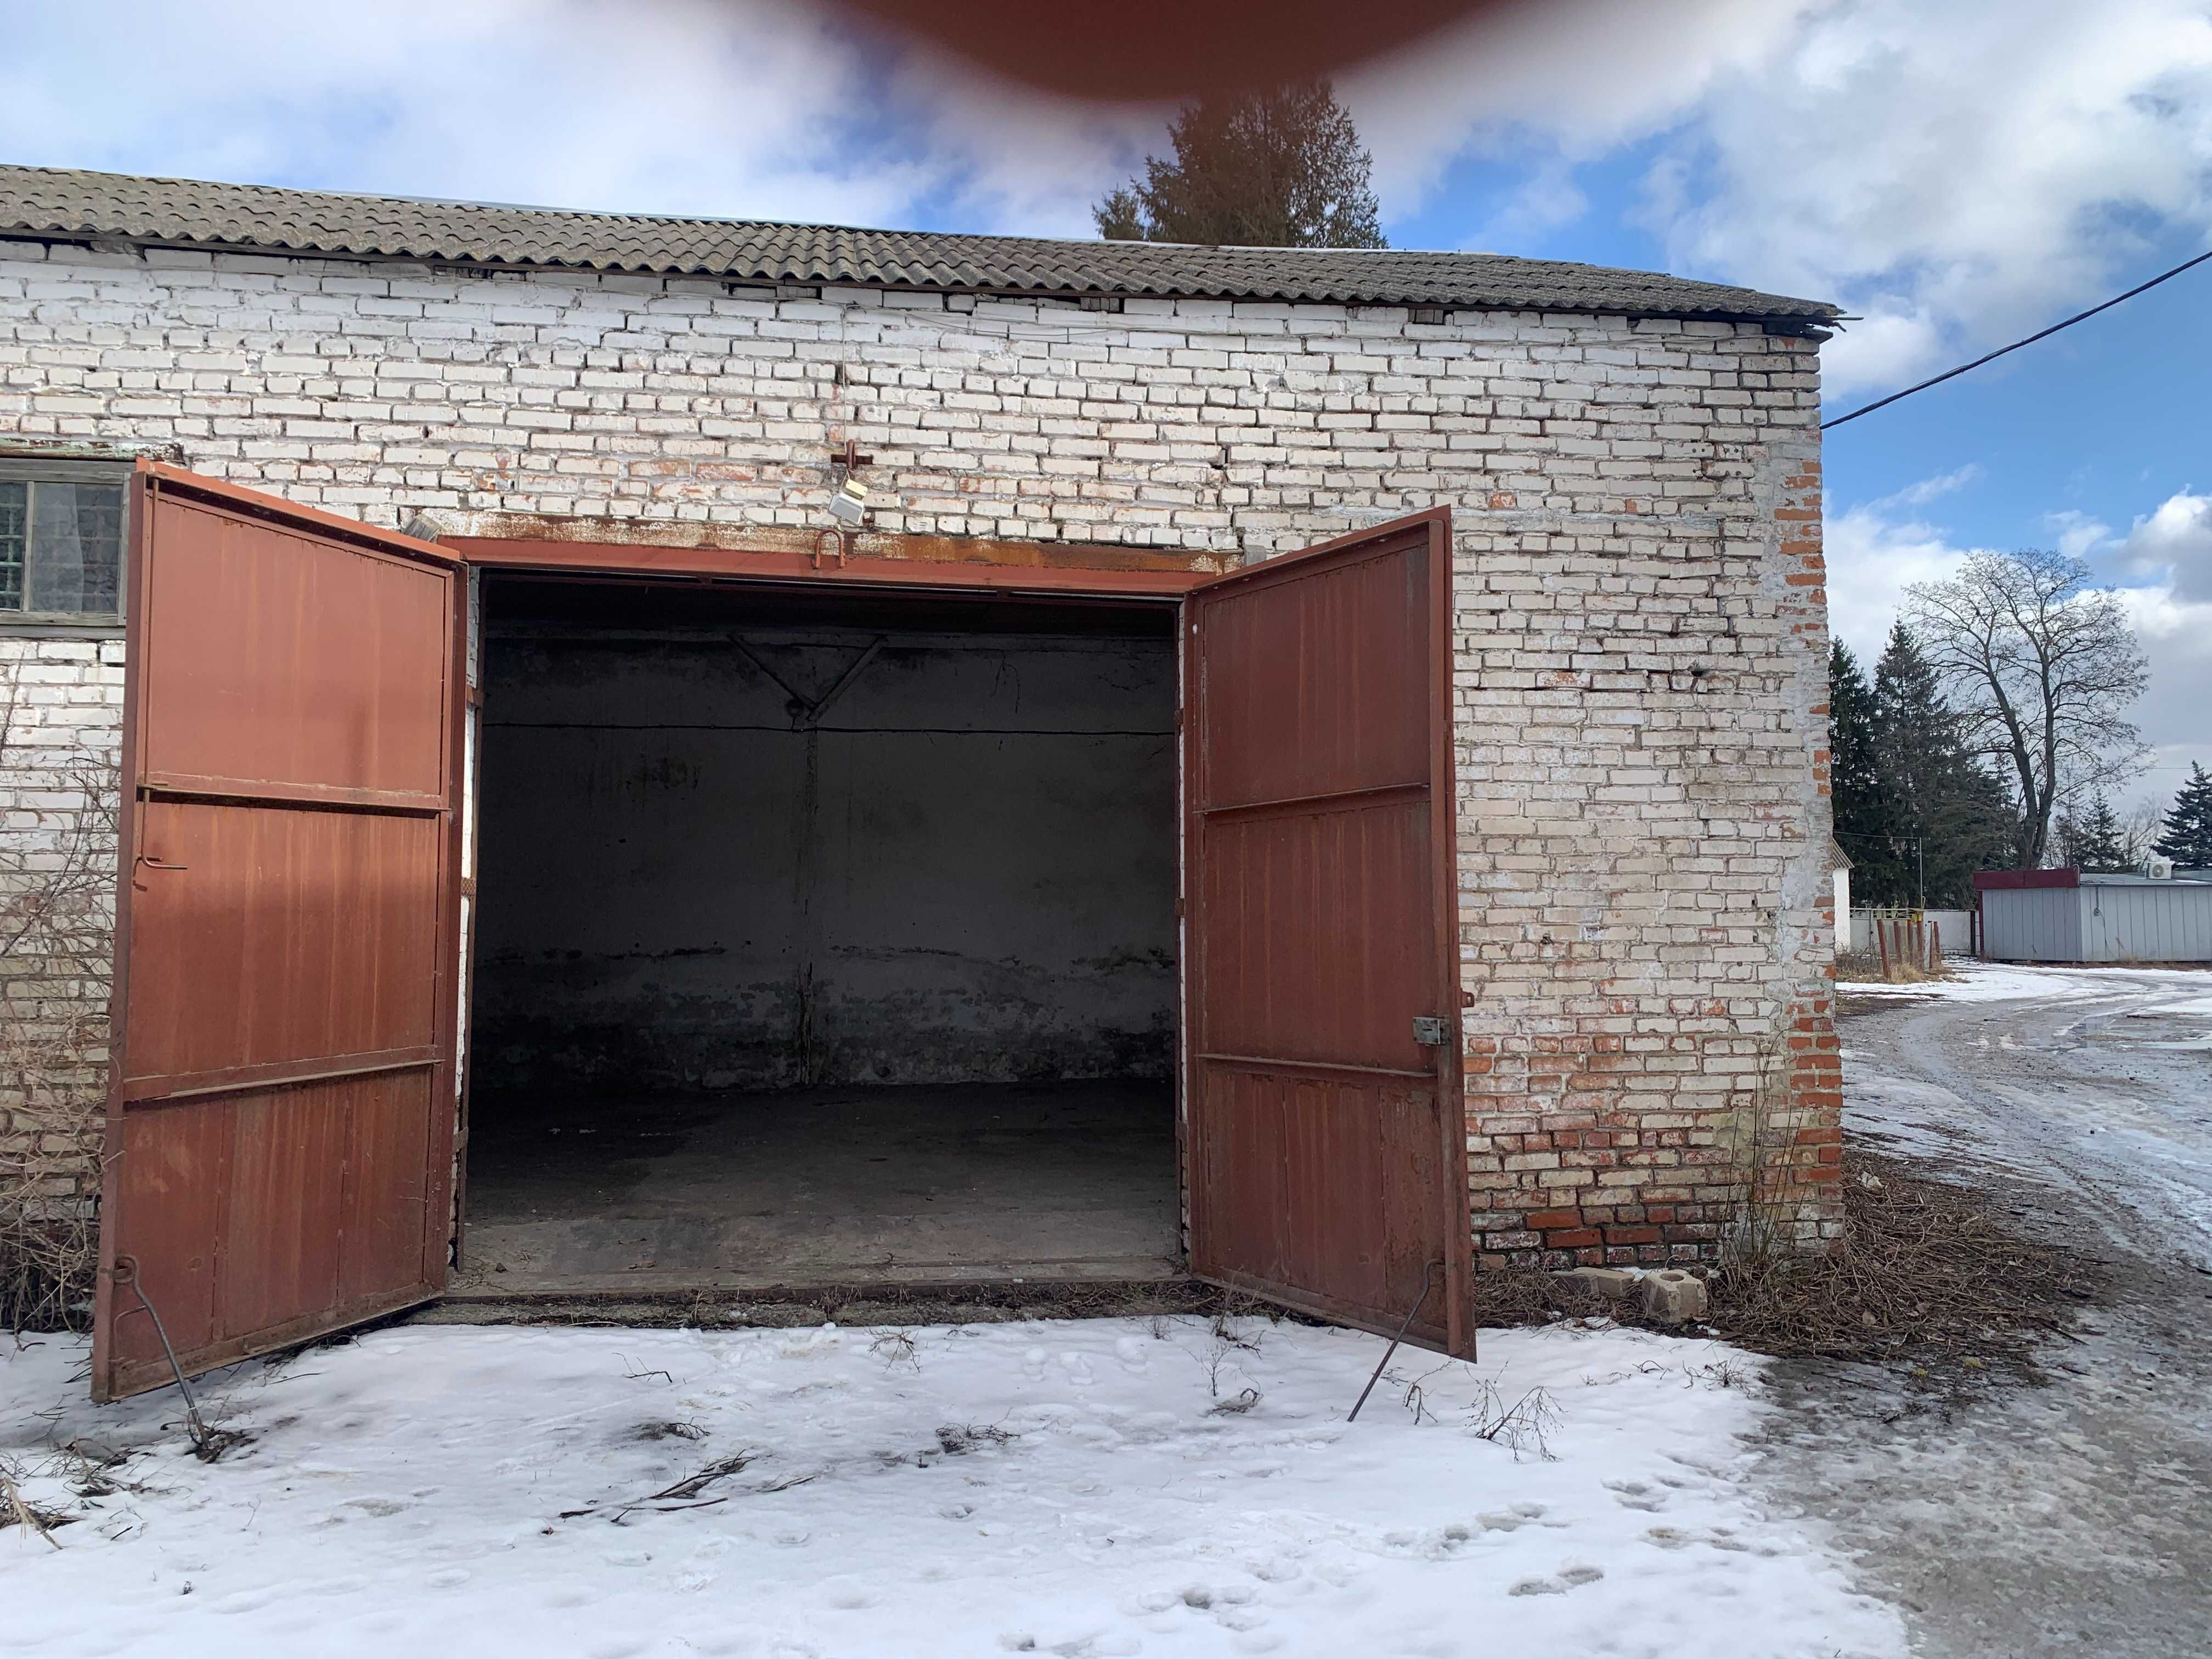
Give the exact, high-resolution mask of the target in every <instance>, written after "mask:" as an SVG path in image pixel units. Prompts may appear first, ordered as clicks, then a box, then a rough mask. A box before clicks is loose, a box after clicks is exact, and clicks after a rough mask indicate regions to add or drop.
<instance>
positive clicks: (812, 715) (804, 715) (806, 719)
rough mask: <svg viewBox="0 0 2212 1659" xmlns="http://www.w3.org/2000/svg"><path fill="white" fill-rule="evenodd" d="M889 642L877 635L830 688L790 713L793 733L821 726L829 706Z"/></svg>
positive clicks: (887, 639) (849, 688) (842, 694)
mask: <svg viewBox="0 0 2212 1659" xmlns="http://www.w3.org/2000/svg"><path fill="white" fill-rule="evenodd" d="M889 643H890V635H884V634H878V635H876V637H875V638H874V639H872V640H870V641H868V647H867V649H866V650H865V651H863V652H861V653H860V655H859V656H857V657H855V658H854V659H853V665H852V666H851V667H849V668H848V669H847V670H846V671H844V672H843V673H842V674H840V675H839V676H838V677H837V684H835V685H833V686H831V687H830V688H829V690H827V691H824V692H823V694H822V695H821V696H818V697H817V698H816V699H815V700H814V701H813V702H811V703H809V704H808V705H807V706H806V707H805V708H795V709H793V711H792V715H791V729H792V730H793V731H794V732H808V731H811V730H813V729H814V727H816V726H819V725H821V724H822V717H823V715H824V714H828V713H829V705H830V704H832V703H834V702H836V701H837V699H838V698H840V697H842V696H844V695H845V693H846V692H847V691H848V690H851V689H852V685H853V682H854V680H857V679H858V678H860V671H861V670H862V669H864V668H866V666H867V665H869V664H870V663H872V662H873V661H874V660H875V659H876V653H877V652H878V651H880V650H882V649H883V648H884V646H886V645H887V644H889Z"/></svg>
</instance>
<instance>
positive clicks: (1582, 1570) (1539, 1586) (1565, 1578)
mask: <svg viewBox="0 0 2212 1659" xmlns="http://www.w3.org/2000/svg"><path fill="white" fill-rule="evenodd" d="M1602 1577H1605V1569H1604V1568H1603V1567H1592V1566H1586V1565H1583V1564H1581V1563H1579V1562H1577V1563H1574V1564H1572V1565H1568V1566H1565V1567H1562V1568H1560V1569H1559V1572H1558V1574H1557V1575H1556V1576H1555V1577H1550V1578H1523V1579H1522V1580H1521V1581H1520V1582H1519V1583H1516V1584H1515V1585H1514V1586H1513V1588H1512V1589H1509V1590H1507V1591H1506V1592H1505V1593H1506V1594H1507V1595H1565V1594H1566V1593H1567V1592H1568V1591H1569V1590H1571V1589H1575V1588H1576V1587H1577V1585H1581V1584H1594V1583H1596V1582H1597V1581H1598V1580H1599V1579H1601V1578H1602Z"/></svg>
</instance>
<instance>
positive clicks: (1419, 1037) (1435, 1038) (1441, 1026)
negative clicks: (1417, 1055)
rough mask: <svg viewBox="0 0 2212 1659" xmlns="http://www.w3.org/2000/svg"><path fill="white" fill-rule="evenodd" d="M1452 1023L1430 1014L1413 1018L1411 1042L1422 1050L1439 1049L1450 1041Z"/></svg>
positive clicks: (1417, 1015)
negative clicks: (1417, 1044) (1418, 1045)
mask: <svg viewBox="0 0 2212 1659" xmlns="http://www.w3.org/2000/svg"><path fill="white" fill-rule="evenodd" d="M1451 1033H1452V1023H1451V1021H1450V1020H1449V1019H1446V1018H1440V1017H1438V1016H1436V1015H1432V1014H1416V1015H1414V1016H1413V1041H1414V1042H1418V1043H1419V1044H1420V1045H1421V1047H1423V1048H1443V1046H1444V1044H1446V1043H1447V1042H1450V1041H1451Z"/></svg>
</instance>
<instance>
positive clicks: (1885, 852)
mask: <svg viewBox="0 0 2212 1659" xmlns="http://www.w3.org/2000/svg"><path fill="white" fill-rule="evenodd" d="M1880 750H1881V732H1880V729H1879V722H1878V720H1877V719H1876V717H1875V702H1874V690H1873V688H1872V687H1871V686H1869V684H1867V679H1866V674H1865V672H1864V671H1863V670H1862V669H1861V668H1860V667H1859V661H1858V659H1857V657H1856V656H1855V655H1853V654H1852V652H1851V648H1850V647H1849V646H1847V645H1845V644H1844V642H1843V641H1841V640H1837V641H1832V643H1831V644H1830V645H1829V647H1828V793H1829V796H1830V804H1831V805H1832V808H1833V812H1834V817H1835V825H1836V840H1837V841H1838V842H1840V843H1841V844H1842V846H1843V849H1844V853H1845V854H1847V855H1848V856H1849V857H1850V860H1851V893H1852V896H1853V897H1854V898H1855V899H1857V900H1861V901H1863V902H1866V903H1869V904H1892V903H1895V902H1897V900H1896V898H1895V897H1894V896H1893V895H1894V893H1895V891H1896V890H1897V889H1898V887H1899V872H1898V869H1897V867H1896V866H1897V853H1896V848H1895V847H1894V846H1893V844H1892V842H1891V839H1890V837H1891V825H1890V807H1891V803H1890V801H1889V799H1888V798H1887V795H1886V794H1885V793H1884V791H1883V787H1882V775H1881V751H1880Z"/></svg>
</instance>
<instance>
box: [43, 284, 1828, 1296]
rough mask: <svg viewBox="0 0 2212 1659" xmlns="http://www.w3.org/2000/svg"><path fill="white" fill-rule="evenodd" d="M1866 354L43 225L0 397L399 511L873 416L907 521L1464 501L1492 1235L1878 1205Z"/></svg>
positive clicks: (472, 521) (870, 436)
mask: <svg viewBox="0 0 2212 1659" xmlns="http://www.w3.org/2000/svg"><path fill="white" fill-rule="evenodd" d="M1817 368H1818V365H1817V361H1816V349H1815V347H1814V345H1813V344H1812V343H1810V342H1809V341H1807V340H1803V339H1797V338H1786V337H1775V336H1769V335H1767V334H1765V332H1763V331H1761V330H1760V329H1759V328H1758V327H1756V326H1754V325H1734V324H1727V323H1695V322H1670V321H1657V322H1642V323H1634V324H1632V323H1628V322H1625V321H1621V320H1619V319H1597V318H1590V317H1577V316H1540V315H1534V314H1504V313H1452V314H1451V315H1450V317H1449V319H1448V320H1447V321H1445V322H1443V323H1441V324H1434V325H1426V324H1415V323H1412V322H1410V321H1409V320H1408V318H1407V313H1406V312H1404V311H1402V310H1396V309H1390V308H1355V309H1346V308H1345V307H1328V306H1293V305H1277V304H1244V303H1231V302H1225V301H1138V300H1131V301H1128V302H1127V306H1126V308H1125V310H1124V311H1123V312H1121V313H1118V314H1116V313H1099V312H1092V311H1085V310H1084V309H1082V308H1081V307H1079V306H1078V305H1075V304H1072V303H1068V304H1063V303H1057V302H1051V301H1030V300H1000V299H991V298H985V297H969V296H953V297H951V298H950V299H949V300H948V299H945V298H943V297H940V296H937V295H885V294H878V293H874V292H871V291H867V290H860V289H849V290H848V289H829V290H826V291H818V290H815V289H785V290H781V291H778V290H775V289H765V288H748V287H743V286H733V285H730V284H725V283H713V282H704V281H667V280H662V279H659V278H647V277H629V276H590V275H583V274H576V275H568V274H550V273H536V274H529V275H520V274H501V275H496V276H483V275H470V274H458V273H454V272H451V271H443V270H431V269H427V268H420V267H410V266H402V265H394V264H349V263H342V262H335V261H308V260H283V259H270V258H245V257H230V256H209V255H204V254H197V253H189V252H161V251H149V252H147V253H145V254H143V256H141V255H136V254H128V253H115V254H106V253H94V252H89V251H88V250H85V249H82V248H70V247H66V246H56V247H53V248H52V249H48V248H45V247H42V246H39V245H35V244H21V243H17V244H0V435H6V434H9V433H15V434H21V435H27V436H30V437H33V438H37V439H41V440H68V441H92V440H105V441H124V442H129V443H135V444H173V445H175V446H178V447H180V448H181V450H182V452H183V454H184V458H185V464H186V465H190V466H191V467H193V468H195V469H196V470H197V471H203V472H207V473H211V474H213V475H215V476H216V477H224V478H230V479H234V480H237V481H240V482H242V483H250V484H252V485H253V486H255V487H257V488H259V489H268V490H271V491H273V492H275V493H277V494H279V495H284V496H286V497H288V498H289V499H291V500H294V501H302V502H307V503H312V504H313V505H317V506H319V507H325V508H327V509H330V510H332V511H336V512H338V513H349V514H353V515H356V516H358V517H362V518H364V519H368V520H372V521H374V522H378V523H382V524H387V525H392V524H398V523H401V522H404V520H406V519H407V518H408V517H409V516H410V515H411V514H413V513H417V512H425V513H431V514H433V515H434V516H435V517H437V518H439V519H440V520H441V521H442V522H443V523H444V524H445V525H446V526H447V527H448V528H449V529H451V530H453V531H457V532H468V531H470V530H471V529H473V528H477V527H479V526H484V525H487V524H489V523H491V522H493V515H498V514H510V513H529V514H550V515H562V516H568V515H586V516H592V517H615V518H623V519H637V520H672V521H678V522H681V521H696V522H700V523H705V524H726V525H733V526H769V525H789V526H814V525H817V524H819V523H821V522H822V521H823V520H822V515H821V507H822V504H823V501H824V499H825V497H826V495H827V494H828V492H829V489H830V487H831V483H832V477H831V474H830V471H829V466H828V465H827V462H828V458H829V453H830V452H831V451H832V450H833V449H834V448H836V447H840V446H842V443H843V442H844V441H845V440H847V439H848V438H850V439H851V440H853V441H855V442H856V443H857V444H858V445H859V447H860V449H862V450H863V451H866V452H870V453H873V454H874V456H875V457H876V461H875V464H874V465H872V467H871V468H869V469H868V470H867V471H866V480H867V482H868V483H869V484H870V486H871V489H872V492H873V495H872V500H873V501H875V502H877V503H878V504H879V510H878V512H877V513H876V514H875V519H874V523H875V527H877V528H878V529H882V530H887V531H893V532H916V533H926V534H933V535H945V536H975V537H990V538H1012V539H1044V540H1082V541H1091V542H1111V543H1120V544H1132V545H1141V546H1147V547H1169V548H1176V549H1183V550H1191V551H1194V552H1206V553H1211V554H1214V555H1217V556H1263V555H1266V554H1268V553H1272V552H1276V551H1280V550H1288V549H1293V548H1297V547H1300V546H1304V545H1307V544H1311V543H1313V542H1316V541H1319V540H1322V539H1324V538H1329V537H1332V536H1336V535H1340V534H1342V533H1344V532H1346V530H1348V529H1352V528H1355V527H1358V526H1364V525H1367V524H1370V523H1374V522H1376V521H1379V520H1383V519H1387V518H1389V517H1391V516H1394V515H1395V514H1398V513H1404V512H1409V511H1413V510H1417V509H1419V508H1423V507H1430V506H1432V505H1435V504H1437V503H1438V502H1444V503H1449V505H1450V506H1451V507H1452V508H1453V510H1454V513H1455V526H1456V529H1457V532H1458V540H1457V560H1456V580H1457V600H1456V605H1457V629H1458V631H1457V660H1456V674H1455V687H1456V690H1455V696H1456V698H1457V704H1458V708H1457V720H1458V732H1459V764H1460V775H1459V787H1460V798H1461V799H1460V809H1461V823H1462V844H1461V863H1460V870H1461V887H1462V912H1463V920H1464V927H1463V933H1462V959H1463V962H1464V964H1465V966H1464V974H1465V983H1466V987H1467V989H1468V991H1469V992H1471V993H1472V994H1473V995H1474V1005H1473V1006H1471V1007H1470V1008H1469V1009H1468V1011H1467V1018H1466V1025H1467V1031H1468V1048H1469V1054H1470V1060H1469V1065H1470V1072H1471V1075H1470V1080H1469V1081H1470V1121H1469V1152H1470V1158H1471V1159H1472V1160H1473V1164H1474V1179H1475V1181H1476V1182H1477V1188H1478V1190H1477V1200H1478V1216H1477V1225H1478V1231H1479V1233H1480V1235H1481V1236H1482V1237H1483V1239H1484V1241H1485V1249H1486V1260H1492V1261H1504V1260H1506V1259H1508V1258H1509V1257H1510V1258H1513V1259H1527V1260H1534V1259H1537V1255H1538V1254H1539V1253H1540V1252H1545V1251H1549V1252H1550V1253H1551V1255H1552V1256H1553V1259H1564V1256H1565V1255H1567V1254H1571V1255H1575V1256H1576V1257H1577V1259H1583V1260H1596V1259H1601V1258H1604V1259H1614V1260H1620V1259H1636V1258H1639V1257H1640V1258H1643V1259H1655V1258H1656V1257H1658V1256H1662V1255H1669V1254H1673V1255H1685V1254H1693V1253H1697V1252H1699V1251H1702V1250H1706V1249H1710V1248H1711V1243H1712V1241H1713V1239H1714V1237H1716V1236H1717V1231H1718V1229H1719V1227H1720V1226H1721V1225H1723V1224H1724V1223H1725V1222H1726V1221H1727V1220H1728V1219H1729V1218H1730V1217H1731V1216H1733V1215H1735V1214H1736V1213H1738V1212H1740V1211H1741V1206H1742V1204H1743V1201H1744V1200H1745V1198H1746V1195H1747V1191H1749V1190H1751V1189H1750V1188H1747V1182H1751V1181H1752V1179H1753V1176H1752V1170H1753V1159H1752V1158H1751V1157H1750V1154H1749V1149H1750V1148H1751V1147H1752V1146H1753V1144H1754V1143H1756V1144H1758V1145H1759V1146H1762V1147H1765V1149H1766V1150H1765V1152H1762V1153H1761V1154H1760V1156H1759V1158H1758V1159H1757V1160H1756V1163H1757V1167H1758V1170H1759V1171H1760V1173H1759V1176H1758V1179H1757V1184H1756V1192H1755V1194H1754V1195H1755V1196H1757V1197H1758V1198H1759V1199H1760V1200H1761V1201H1762V1203H1763V1204H1764V1205H1765V1207H1766V1208H1767V1210H1768V1212H1769V1213H1770V1214H1772V1215H1775V1216H1777V1217H1778V1218H1779V1219H1780V1220H1781V1222H1782V1225H1783V1226H1784V1231H1785V1232H1789V1233H1791V1234H1793V1235H1795V1236H1797V1237H1803V1238H1806V1239H1808V1240H1814V1239H1818V1238H1820V1237H1827V1236H1832V1235H1833V1233H1834V1231H1836V1228H1837V1225H1838V1222H1837V1217H1836V1212H1835V1207H1834V1205H1833V1202H1832V1198H1831V1196H1830V1194H1832V1190H1833V1189H1832V1185H1830V1184H1829V1182H1830V1177H1831V1176H1832V1164H1826V1165H1824V1164H1823V1160H1824V1159H1827V1160H1832V1157H1833V1135H1832V1130H1833V1126H1834V1121H1835V1113H1834V1110H1833V1109H1832V1103H1831V1099H1830V1097H1831V1096H1832V1091H1833V1086H1834V1085H1833V1063H1834V1062H1833V1038H1832V1036H1831V1035H1829V1034H1828V1030H1827V1012H1828V1011H1827V1003H1826V994H1827V990H1826V981H1825V978H1824V976H1823V975H1824V972H1825V965H1826V957H1825V954H1824V953H1823V952H1822V951H1821V950H1820V935H1821V929H1822V928H1823V927H1824V926H1826V925H1827V924H1826V922H1825V921H1824V916H1825V914H1826V908H1827V906H1828V903H1829V899H1828V896H1827V884H1826V879H1825V878H1824V876H1823V873H1822V863H1821V859H1820V852H1821V848H1822V847H1823V846H1824V844H1825V840H1826V832H1827V809H1826V752H1825V745H1826V720H1825V715H1826V707H1825V696H1826V617H1825V610H1824V604H1823V599H1822V593H1821V587H1820V582H1821V565H1820V544H1819V516H1818V512H1819V465H1818V460H1819V439H1818V433H1817V429H1816V425H1815V423H1816V421H1817V418H1818V385H1817ZM10 660H15V659H10ZM16 671H17V672H19V673H20V672H21V671H22V670H21V668H18V669H17V670H16ZM13 805H15V802H12V801H0V807H12V806H13ZM1793 1044H1794V1045H1795V1046H1794V1047H1793Z"/></svg>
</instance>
